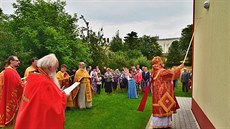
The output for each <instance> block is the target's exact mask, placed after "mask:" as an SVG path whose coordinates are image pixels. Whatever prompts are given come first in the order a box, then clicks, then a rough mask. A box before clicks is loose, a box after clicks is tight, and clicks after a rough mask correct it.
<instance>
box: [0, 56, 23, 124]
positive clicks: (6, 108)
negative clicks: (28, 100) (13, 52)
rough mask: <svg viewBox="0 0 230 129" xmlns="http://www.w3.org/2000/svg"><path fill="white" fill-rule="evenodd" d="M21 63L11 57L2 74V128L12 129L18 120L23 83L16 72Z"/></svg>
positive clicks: (0, 78)
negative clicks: (10, 128)
mask: <svg viewBox="0 0 230 129" xmlns="http://www.w3.org/2000/svg"><path fill="white" fill-rule="evenodd" d="M19 64H20V61H19V60H18V58H17V57H16V56H9V58H8V59H7V67H5V70H3V71H2V72H1V73H0V92H1V93H0V127H10V126H12V125H13V121H14V120H15V118H16V115H17V110H18V107H19V103H20V99H21V96H22V91H23V87H22V81H21V78H20V76H19V74H18V72H17V71H16V68H17V67H18V66H19Z"/></svg>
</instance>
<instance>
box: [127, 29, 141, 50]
mask: <svg viewBox="0 0 230 129" xmlns="http://www.w3.org/2000/svg"><path fill="white" fill-rule="evenodd" d="M124 41H125V48H126V49H130V50H134V49H136V50H139V49H140V46H141V44H140V42H139V40H138V35H137V32H134V31H131V32H130V33H128V34H127V36H125V37H124Z"/></svg>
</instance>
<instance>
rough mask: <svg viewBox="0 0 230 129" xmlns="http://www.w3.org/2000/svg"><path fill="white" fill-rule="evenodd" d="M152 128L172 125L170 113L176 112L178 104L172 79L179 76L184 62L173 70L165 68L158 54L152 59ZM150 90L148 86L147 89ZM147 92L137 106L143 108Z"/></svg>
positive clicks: (140, 109) (141, 109)
mask: <svg viewBox="0 0 230 129" xmlns="http://www.w3.org/2000/svg"><path fill="white" fill-rule="evenodd" d="M152 64H153V65H152V73H151V83H150V84H152V85H151V86H152V87H151V88H152V92H153V95H152V103H153V104H152V118H151V119H152V123H151V125H152V128H170V127H171V125H172V114H173V113H176V109H178V108H179V105H178V103H177V101H176V98H175V95H174V90H173V82H172V81H173V80H175V79H177V78H179V77H180V73H181V69H182V68H183V67H184V64H181V65H180V66H178V67H177V68H176V69H175V70H167V69H165V68H164V67H163V62H162V60H161V58H160V57H159V56H157V57H154V58H153V59H152ZM149 90H150V86H148V88H147V91H149ZM147 95H148V93H147V92H146V93H145V95H144V97H143V99H142V102H141V104H140V106H139V108H138V110H139V111H143V110H144V103H145V102H143V101H146V98H147Z"/></svg>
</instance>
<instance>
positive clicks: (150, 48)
mask: <svg viewBox="0 0 230 129" xmlns="http://www.w3.org/2000/svg"><path fill="white" fill-rule="evenodd" d="M139 42H140V44H141V47H140V50H141V53H142V54H143V55H144V56H146V57H147V59H149V60H151V59H152V58H153V57H154V56H161V55H162V48H161V46H160V45H159V44H158V43H157V39H156V38H155V37H151V36H147V35H144V36H142V37H140V38H139Z"/></svg>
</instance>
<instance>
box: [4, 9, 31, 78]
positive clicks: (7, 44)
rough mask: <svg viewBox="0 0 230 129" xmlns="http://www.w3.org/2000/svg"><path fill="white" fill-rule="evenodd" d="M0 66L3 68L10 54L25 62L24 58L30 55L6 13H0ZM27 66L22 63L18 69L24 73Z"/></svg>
mask: <svg viewBox="0 0 230 129" xmlns="http://www.w3.org/2000/svg"><path fill="white" fill-rule="evenodd" d="M0 50H1V51H0V66H1V70H2V69H3V66H4V60H6V59H7V58H8V57H9V56H10V55H16V56H18V58H19V59H20V60H21V62H24V61H25V60H24V58H28V57H29V54H30V53H29V52H26V51H24V48H23V47H22V42H20V41H18V40H17V38H16V37H15V36H14V34H13V33H12V30H11V20H10V17H9V16H8V15H6V14H3V13H2V12H1V13H0ZM25 67H26V66H25V65H24V64H23V63H21V64H20V67H19V69H18V71H19V73H20V74H21V75H22V73H23V72H24V68H25Z"/></svg>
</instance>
